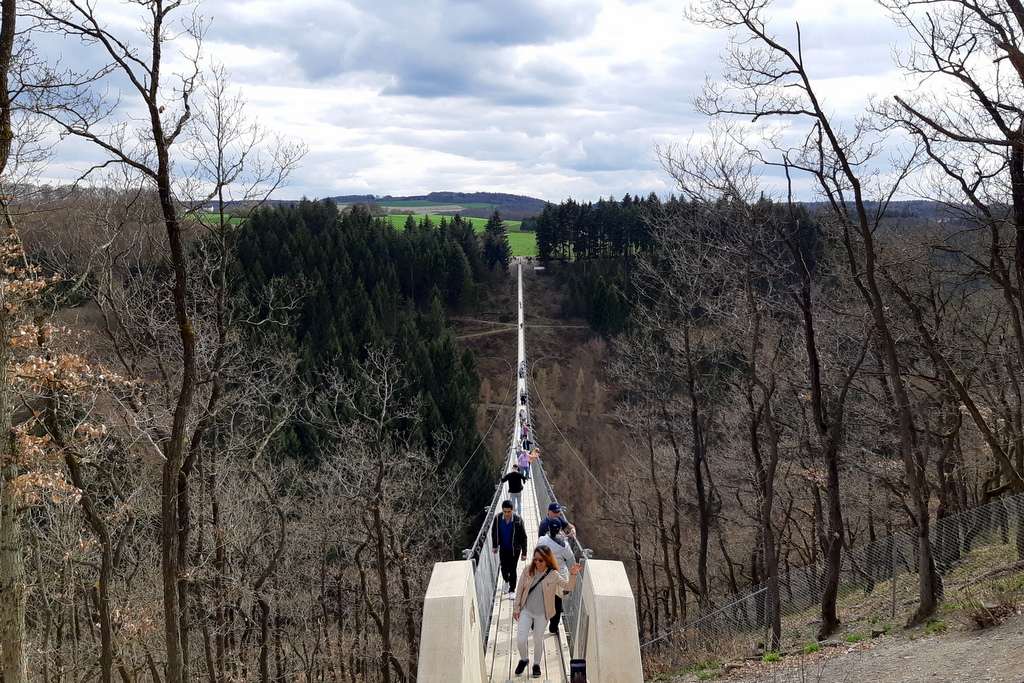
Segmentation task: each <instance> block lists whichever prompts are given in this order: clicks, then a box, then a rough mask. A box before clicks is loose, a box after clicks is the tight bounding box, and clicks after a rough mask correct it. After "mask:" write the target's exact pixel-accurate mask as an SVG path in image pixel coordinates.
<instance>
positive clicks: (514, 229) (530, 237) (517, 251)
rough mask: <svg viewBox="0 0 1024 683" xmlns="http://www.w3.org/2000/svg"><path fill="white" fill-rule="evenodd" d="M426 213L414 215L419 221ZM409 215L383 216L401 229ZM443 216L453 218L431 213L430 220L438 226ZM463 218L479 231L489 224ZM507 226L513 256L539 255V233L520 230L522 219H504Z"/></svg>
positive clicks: (484, 221)
mask: <svg viewBox="0 0 1024 683" xmlns="http://www.w3.org/2000/svg"><path fill="white" fill-rule="evenodd" d="M424 215H425V214H416V215H414V216H413V218H415V219H416V220H417V221H420V220H423V216H424ZM408 217H409V215H408V214H401V213H393V214H389V215H387V216H382V218H384V219H386V220H389V221H391V225H393V226H395V228H396V229H398V230H401V229H403V228H404V227H405V221H406V219H407V218H408ZM441 218H445V219H446V220H451V219H452V217H451V216H438V215H436V214H431V216H430V220H431V221H433V223H434V225H435V226H436V225H437V224H438V223H440V222H441ZM462 220H464V221H469V222H470V223H472V224H473V229H474V230H476V231H477V232H478V233H480V232H483V231H484V227H485V226H486V225H487V219H486V218H473V217H469V216H463V217H462ZM504 223H505V228H506V229H507V230H508V246H509V247H511V249H512V255H513V256H536V255H537V235H536V234H534V233H532V232H519V228H520V227H521V226H522V224H523V222H522V221H504Z"/></svg>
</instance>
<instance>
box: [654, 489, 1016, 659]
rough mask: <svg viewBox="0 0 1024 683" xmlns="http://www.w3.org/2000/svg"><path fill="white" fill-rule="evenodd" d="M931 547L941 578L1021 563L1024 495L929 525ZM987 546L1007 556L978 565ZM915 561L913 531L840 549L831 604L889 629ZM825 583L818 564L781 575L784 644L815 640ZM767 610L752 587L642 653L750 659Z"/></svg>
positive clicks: (763, 590)
mask: <svg viewBox="0 0 1024 683" xmlns="http://www.w3.org/2000/svg"><path fill="white" fill-rule="evenodd" d="M930 546H931V550H932V555H933V558H934V561H935V565H936V569H937V570H938V572H939V574H940V575H942V576H947V575H951V574H954V573H956V572H957V571H961V572H962V571H963V570H964V569H965V565H970V566H968V567H967V569H974V568H977V569H979V570H982V569H985V568H986V567H989V566H990V565H991V564H992V563H994V562H1005V561H1009V562H1012V561H1015V560H1018V559H1021V558H1024V494H1020V495H1016V496H1010V497H1005V498H1001V499H998V500H996V501H994V502H992V503H989V504H987V505H983V506H979V507H976V508H973V509H970V510H966V511H964V512H961V513H958V514H954V515H950V516H947V517H943V518H942V519H938V520H934V521H933V522H932V525H931V534H930ZM993 546H1002V547H1004V549H1005V550H1006V552H1005V553H988V554H987V555H986V556H984V557H981V558H980V559H979V558H978V557H977V556H976V555H977V553H976V552H975V551H981V550H982V549H990V548H992V547H993ZM918 555H919V538H918V534H917V531H916V529H915V528H910V529H905V530H902V531H898V532H896V533H895V534H893V535H891V536H887V537H885V538H879V539H876V540H875V541H872V542H869V543H867V544H865V545H863V546H859V547H855V548H852V549H845V548H844V550H843V554H842V563H841V567H840V572H839V595H838V599H837V602H838V604H839V608H840V611H841V612H842V609H843V607H844V603H849V604H857V611H858V615H857V616H858V617H859V618H860V619H870V620H875V621H879V622H881V621H884V620H892V621H895V620H896V618H897V613H899V612H902V610H903V609H904V608H905V607H906V606H907V603H909V604H911V605H912V604H913V603H914V600H913V595H915V594H916V578H914V575H916V574H917V571H918ZM975 565H978V566H977V567H975ZM960 578H961V580H965V579H964V577H960ZM825 583H826V566H825V564H824V563H817V564H813V565H809V566H806V567H801V568H799V569H794V570H791V571H789V572H783V573H781V574H780V576H779V613H780V617H781V620H782V622H783V635H784V637H785V638H788V639H789V640H792V641H794V642H795V643H799V642H800V641H801V640H802V641H803V642H806V641H807V640H809V639H813V638H814V633H813V632H811V631H809V630H807V629H808V628H810V627H812V626H813V625H815V624H816V621H815V619H816V616H817V610H818V609H819V606H820V603H821V599H822V596H823V592H824V589H825ZM772 602H773V601H772V600H770V595H769V588H768V583H767V582H764V583H761V584H758V585H756V586H753V587H751V588H749V589H748V590H746V591H744V592H742V593H738V594H734V595H732V596H730V597H728V598H726V599H725V600H723V601H720V603H719V605H718V606H716V607H714V608H712V609H711V610H710V611H708V612H706V613H705V614H702V615H700V616H699V617H697V618H695V619H693V620H691V621H689V622H686V623H684V624H681V625H678V626H675V627H672V628H670V629H668V630H666V631H664V632H662V633H661V634H658V635H656V636H655V637H652V638H651V639H650V640H648V641H647V642H645V643H643V644H642V645H641V649H642V650H643V651H644V652H645V656H655V657H659V658H663V657H664V656H665V655H666V654H667V655H670V658H671V659H673V660H678V661H683V660H686V658H687V654H688V653H695V654H697V655H698V656H700V655H702V654H703V653H707V652H721V651H723V650H724V649H725V644H727V643H730V642H732V643H736V644H737V646H738V647H743V648H745V649H747V650H748V651H749V649H752V648H753V647H754V646H756V645H757V644H758V643H762V644H763V643H767V642H769V640H768V633H769V629H770V628H771V624H772V617H773V614H772ZM840 618H843V614H840Z"/></svg>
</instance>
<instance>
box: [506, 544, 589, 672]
mask: <svg viewBox="0 0 1024 683" xmlns="http://www.w3.org/2000/svg"><path fill="white" fill-rule="evenodd" d="M579 573H580V565H578V564H573V565H572V566H570V567H569V568H568V576H569V578H568V579H564V578H562V574H561V573H560V572H559V571H558V560H556V559H555V556H554V555H553V554H552V553H551V548H546V547H543V546H537V547H536V548H534V550H533V559H532V561H531V562H530V565H529V566H528V567H524V568H523V573H522V575H521V576H520V577H519V587H518V588H517V589H516V598H515V603H514V605H515V607H514V608H513V612H512V617H513V618H514V619H515V620H516V621H518V622H519V631H518V633H517V634H516V645H517V646H518V647H519V664H518V665H517V666H516V676H518V675H520V674H522V673H523V671H525V670H526V667H527V666H529V665H530V642H529V638H530V633H531V632H532V633H533V669H532V671H531V674H532V676H533V678H540V677H541V671H540V662H541V659H543V658H544V626H545V624H547V623H548V620H550V619H551V618H552V617H553V616H554V614H555V596H556V595H560V594H561V593H563V592H565V591H571V590H572V589H573V588H574V587H575V586H576V575H577V574H579Z"/></svg>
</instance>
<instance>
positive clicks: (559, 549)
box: [537, 517, 576, 633]
mask: <svg viewBox="0 0 1024 683" xmlns="http://www.w3.org/2000/svg"><path fill="white" fill-rule="evenodd" d="M563 526H564V525H563V524H562V520H561V519H558V518H557V517H556V518H555V519H552V520H549V521H548V524H547V531H548V533H547V535H546V536H542V537H541V538H540V540H538V541H537V547H538V548H548V549H550V550H551V554H552V555H554V556H555V559H556V560H558V572H559V573H560V574H561V575H562V578H563V579H565V580H566V581H568V580H569V567H571V566H573V565H574V564H576V554H575V553H573V551H572V548H571V547H570V546H569V541H568V539H566V537H565V536H564V535H563V534H562V528H563ZM562 597H563V594H562V593H561V592H558V593H555V614H554V616H552V617H551V618H550V619H549V620H548V632H549V633H558V624H559V622H560V621H561V619H562Z"/></svg>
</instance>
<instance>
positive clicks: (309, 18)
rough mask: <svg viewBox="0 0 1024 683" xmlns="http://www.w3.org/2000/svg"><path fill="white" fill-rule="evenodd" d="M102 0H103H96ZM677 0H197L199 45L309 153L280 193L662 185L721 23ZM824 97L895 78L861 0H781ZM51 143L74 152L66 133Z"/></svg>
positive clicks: (666, 184) (590, 194) (69, 160)
mask: <svg viewBox="0 0 1024 683" xmlns="http://www.w3.org/2000/svg"><path fill="white" fill-rule="evenodd" d="M102 4H103V3H101V5H102ZM110 4H111V5H113V4H114V3H113V2H111V3H110ZM685 6H686V3H685V0H204V1H203V2H202V4H201V7H202V12H203V14H204V15H207V16H209V17H210V18H211V20H212V23H211V27H210V30H209V32H208V34H207V44H206V49H207V53H208V54H209V55H211V56H212V57H213V58H215V59H216V60H218V61H220V62H222V63H224V64H225V65H226V66H227V67H228V68H229V70H230V71H231V73H232V76H233V80H234V82H235V83H237V84H238V86H239V87H240V88H241V89H242V91H243V93H244V94H245V96H246V98H247V99H248V100H249V103H250V110H251V111H252V112H253V113H254V114H255V115H256V116H257V117H258V118H259V119H260V121H261V122H262V123H263V124H264V125H265V126H266V127H268V128H270V129H272V130H275V131H278V132H281V133H283V134H285V135H288V136H291V137H294V138H298V139H302V140H304V141H305V142H306V143H307V145H308V146H309V149H310V153H309V155H308V157H307V158H306V160H305V162H304V163H303V166H302V168H301V169H300V170H299V171H298V172H297V174H296V175H295V176H294V177H293V179H292V181H291V183H290V186H289V187H288V188H286V189H285V190H283V191H282V192H280V193H279V194H278V196H280V197H292V196H300V195H306V196H310V197H323V196H329V195H337V194H350V193H374V194H378V195H379V194H387V193H390V194H395V195H399V194H420V193H425V192H429V191H432V190H455V191H477V190H482V191H502V192H513V193H521V194H529V195H533V196H537V197H541V198H544V199H549V200H556V201H557V200H560V199H563V198H565V197H570V196H571V197H575V198H578V199H596V198H598V197H600V196H609V195H614V196H616V197H618V196H621V195H622V194H623V193H624V192H627V191H629V192H641V193H646V192H650V191H655V192H659V193H667V192H669V191H670V190H671V189H672V188H671V184H670V181H669V179H667V178H666V176H665V174H664V172H663V171H662V170H661V169H660V168H659V167H658V164H657V160H656V158H655V155H654V151H653V150H654V146H655V145H656V144H659V143H672V142H685V141H686V140H687V139H688V138H690V137H691V136H693V135H695V134H699V133H701V132H702V131H704V130H705V129H706V121H705V120H704V119H703V118H702V117H700V116H699V115H697V114H695V113H694V111H693V98H694V96H695V95H696V94H697V93H698V92H699V90H700V88H701V86H702V84H703V82H704V80H705V78H706V77H708V76H710V77H715V76H716V75H717V74H718V73H719V72H720V61H719V57H718V54H719V52H720V50H721V48H722V46H723V45H724V43H725V38H726V36H725V35H724V34H722V33H716V32H710V31H708V30H706V29H702V28H698V27H695V26H693V25H691V24H689V23H688V22H687V20H686V18H685V17H684V9H685ZM772 14H773V15H774V16H775V17H776V18H777V19H778V21H779V29H780V30H782V31H786V32H791V31H792V21H793V20H794V19H799V20H800V22H801V27H802V31H803V35H804V40H805V49H806V51H807V61H808V63H810V64H812V65H813V70H814V74H815V75H816V76H817V77H818V79H819V85H820V86H821V87H822V89H823V91H824V92H825V94H826V99H827V104H828V106H829V107H830V108H831V109H832V110H833V111H834V112H836V113H839V114H852V113H855V112H856V111H857V110H858V109H859V108H861V107H863V104H864V102H865V100H866V98H867V96H868V95H870V94H872V93H875V94H880V95H885V94H887V93H886V90H887V89H888V88H889V87H890V84H891V83H892V82H894V78H895V76H894V71H893V67H892V60H891V50H892V47H893V45H894V44H895V43H896V42H897V41H898V40H899V39H900V34H899V33H898V32H897V31H896V30H895V29H894V28H893V27H892V24H891V22H889V21H888V20H887V18H886V17H885V15H884V14H883V13H882V12H881V10H879V9H878V7H877V5H876V4H875V2H874V0H782V1H780V2H779V3H778V4H777V6H776V7H775V8H774V9H773V11H772ZM61 155H63V156H59V157H58V161H59V162H60V163H59V164H58V166H59V167H67V168H69V169H70V168H73V167H74V166H75V165H76V164H75V147H74V146H69V147H68V148H66V149H64V150H62V151H61Z"/></svg>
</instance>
